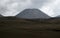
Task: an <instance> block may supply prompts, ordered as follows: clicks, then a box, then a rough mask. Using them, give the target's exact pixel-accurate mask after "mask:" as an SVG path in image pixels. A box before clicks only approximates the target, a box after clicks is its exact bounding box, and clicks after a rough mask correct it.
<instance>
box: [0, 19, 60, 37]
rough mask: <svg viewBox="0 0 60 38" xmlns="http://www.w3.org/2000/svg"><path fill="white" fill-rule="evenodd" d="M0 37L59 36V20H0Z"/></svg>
mask: <svg viewBox="0 0 60 38" xmlns="http://www.w3.org/2000/svg"><path fill="white" fill-rule="evenodd" d="M0 38H60V20H58V19H56V20H54V19H48V20H44V21H42V20H39V21H37V20H36V21H35V20H26V19H25V20H24V19H20V20H19V19H14V20H12V18H11V19H7V20H0Z"/></svg>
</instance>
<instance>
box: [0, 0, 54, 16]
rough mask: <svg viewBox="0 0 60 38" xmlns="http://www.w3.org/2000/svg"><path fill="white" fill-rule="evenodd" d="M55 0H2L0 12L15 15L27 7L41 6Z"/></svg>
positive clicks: (5, 14) (0, 1) (0, 0)
mask: <svg viewBox="0 0 60 38" xmlns="http://www.w3.org/2000/svg"><path fill="white" fill-rule="evenodd" d="M52 1H54V0H0V14H2V15H4V16H11V15H12V16H14V15H16V14H18V13H19V12H21V11H22V10H24V9H26V8H41V7H42V6H44V5H45V4H47V3H50V2H52Z"/></svg>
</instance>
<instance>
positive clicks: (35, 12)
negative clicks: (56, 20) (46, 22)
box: [16, 9, 50, 19]
mask: <svg viewBox="0 0 60 38" xmlns="http://www.w3.org/2000/svg"><path fill="white" fill-rule="evenodd" d="M16 17H18V18H24V19H38V18H39V19H46V18H50V16H48V15H46V14H45V13H43V12H42V11H40V10H39V9H25V10H23V11H22V12H21V13H19V14H18V15H16Z"/></svg>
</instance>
